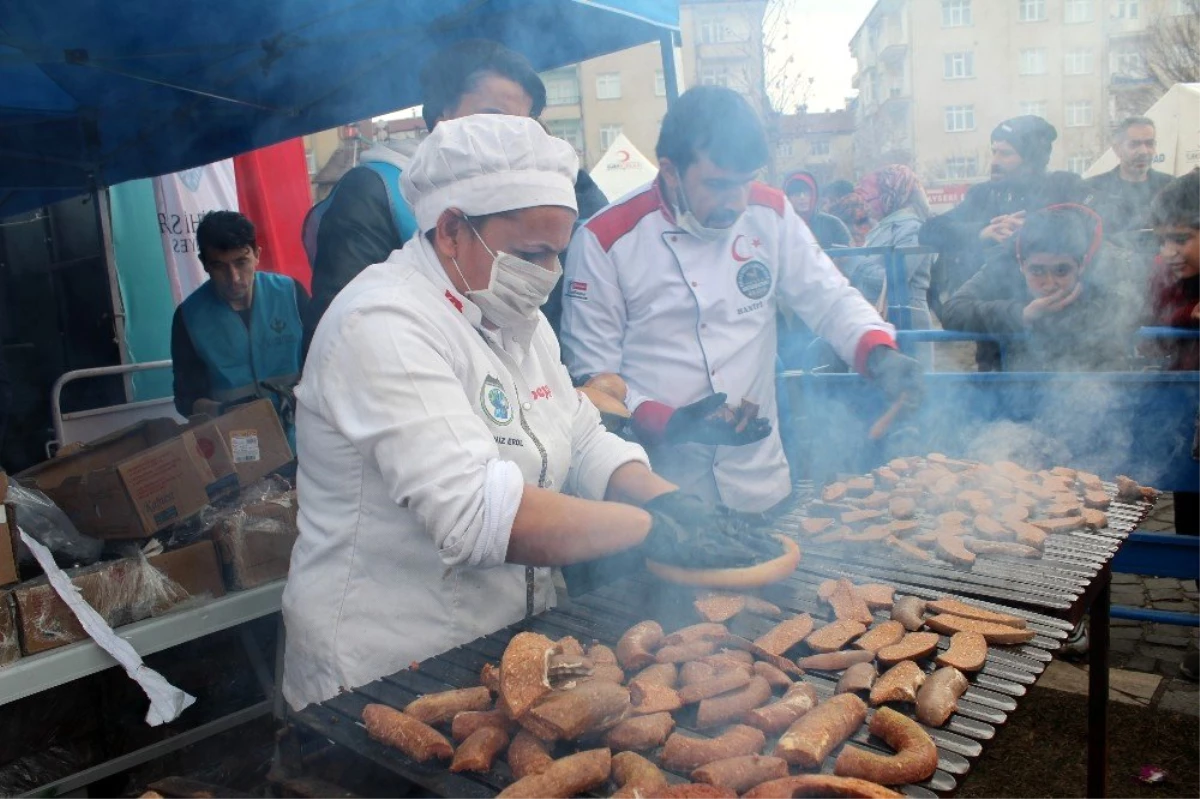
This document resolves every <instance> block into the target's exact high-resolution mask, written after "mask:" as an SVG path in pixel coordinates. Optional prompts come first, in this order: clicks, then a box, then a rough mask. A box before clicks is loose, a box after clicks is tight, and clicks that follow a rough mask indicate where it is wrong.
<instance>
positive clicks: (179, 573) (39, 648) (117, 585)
mask: <svg viewBox="0 0 1200 799" xmlns="http://www.w3.org/2000/svg"><path fill="white" fill-rule="evenodd" d="M146 560H147V561H148V563H149V565H150V566H151V567H153V570H148V569H147V568H146V566H145V565H144V564H143V563H142V562H141V559H139V558H124V559H122V560H115V561H107V562H104V563H98V564H96V565H94V566H86V567H84V568H82V569H73V570H71V571H69V572H68V574H70V575H71V582H72V583H74V584H75V586H76V587H77V588H78V589H79V592H80V594H81V595H82V596H83V598H84V599H85V600H87V602H88V604H90V605H91V606H92V607H94V608H95V609H96V610H97V611H98V612H99V613H100V615H101V616H102V617H103V618H104V620H105V621H107V622H108V624H109V626H111V627H114V628H115V627H120V626H122V625H125V624H131V623H133V622H135V621H141V620H142V619H145V618H149V617H150V616H159V615H162V614H163V613H165V612H167V611H169V610H170V609H172V608H174V607H176V606H177V605H180V604H183V603H185V602H190V601H194V600H197V599H199V598H216V597H220V596H224V595H225V583H224V581H223V580H222V579H221V567H220V564H219V563H218V561H217V552H216V548H215V547H214V546H213V543H212V542H211V541H198V542H196V543H195V544H190V545H188V546H186V547H182V548H180V549H176V550H172V551H171V552H164V553H162V554H160V555H153V556H151V557H149V558H147V559H146ZM12 595H13V597H14V599H15V600H16V617H17V623H18V626H19V629H20V636H21V651H22V652H23V653H24V654H26V655H34V654H37V653H38V652H44V651H46V650H48V649H55V648H57V647H60V646H65V645H66V644H70V643H74V642H75V641H82V640H83V639H84V638H86V637H87V633H85V632H84V631H83V628H82V627H80V625H79V621H78V619H76V618H75V614H74V613H72V612H71V609H70V608H69V607H67V604H66V603H65V602H63V601H62V600H61V599H60V598H59V596H58V594H57V593H55V591H54V588H53V587H52V586H51V585H50V583H49V582H48V581H47V580H46V578H45V577H39V578H37V579H36V580H29V581H28V582H24V583H20V584H19V585H17V586H16V587H15V588H13V589H12Z"/></svg>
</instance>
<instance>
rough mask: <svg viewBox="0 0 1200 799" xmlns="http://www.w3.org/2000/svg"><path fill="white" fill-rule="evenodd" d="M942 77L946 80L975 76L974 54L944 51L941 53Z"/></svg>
mask: <svg viewBox="0 0 1200 799" xmlns="http://www.w3.org/2000/svg"><path fill="white" fill-rule="evenodd" d="M942 77H944V78H945V79H946V80H957V79H959V78H973V77H975V54H974V53H946V54H945V55H943V56H942Z"/></svg>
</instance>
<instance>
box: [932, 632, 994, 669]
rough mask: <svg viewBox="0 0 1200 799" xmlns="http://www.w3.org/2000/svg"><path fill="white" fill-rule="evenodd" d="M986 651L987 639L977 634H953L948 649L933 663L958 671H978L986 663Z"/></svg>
mask: <svg viewBox="0 0 1200 799" xmlns="http://www.w3.org/2000/svg"><path fill="white" fill-rule="evenodd" d="M987 650H988V647H987V639H985V638H984V637H983V636H982V635H980V634H979V633H976V632H961V633H955V634H954V635H952V636H950V648H949V649H947V650H946V651H945V652H942V653H941V654H940V655H938V656H937V657H936V658H934V662H935V663H937V664H938V665H939V666H953V667H954V668H956V669H958V670H959V671H979V670H980V669H982V668H983V664H984V663H985V662H987Z"/></svg>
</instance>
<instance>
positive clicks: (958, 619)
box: [925, 613, 1034, 644]
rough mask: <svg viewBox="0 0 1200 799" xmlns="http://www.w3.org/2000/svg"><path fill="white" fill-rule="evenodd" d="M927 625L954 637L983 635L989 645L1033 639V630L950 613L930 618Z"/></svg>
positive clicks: (1016, 642) (1023, 641)
mask: <svg viewBox="0 0 1200 799" xmlns="http://www.w3.org/2000/svg"><path fill="white" fill-rule="evenodd" d="M925 624H926V625H927V626H928V627H929V629H931V630H936V631H938V632H939V633H944V634H946V635H952V634H954V633H958V632H976V633H979V634H980V635H982V636H983V637H984V638H985V639H987V642H988V643H989V644H1023V643H1025V642H1026V641H1030V640H1032V639H1033V636H1034V632H1033V630H1020V629H1017V628H1016V627H1009V626H1008V625H1007V624H997V623H996V622H991V621H981V620H979V619H967V618H964V617H962V616H955V615H953V614H950V613H939V614H938V615H936V616H930V617H929V618H928V619H926V620H925Z"/></svg>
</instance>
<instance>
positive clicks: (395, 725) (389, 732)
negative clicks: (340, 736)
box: [362, 704, 761, 763]
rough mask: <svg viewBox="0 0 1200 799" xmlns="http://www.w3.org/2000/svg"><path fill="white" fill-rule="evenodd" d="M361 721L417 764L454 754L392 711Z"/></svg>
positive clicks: (382, 709)
mask: <svg viewBox="0 0 1200 799" xmlns="http://www.w3.org/2000/svg"><path fill="white" fill-rule="evenodd" d="M362 718H363V724H364V725H365V726H366V728H367V735H369V736H371V738H373V739H374V740H376V741H379V742H380V743H384V744H387V745H388V746H394V747H395V748H397V749H399V750H400V751H401V752H403V753H404V754H406V755H408V756H409V757H411V758H412V759H413V760H415V761H417V762H418V763H424V762H425V761H426V760H432V759H434V758H439V759H445V758H449V757H451V756H453V755H454V747H453V746H451V745H450V742H449V741H447V740H446V738H445V736H443V735H442V734H441V733H440V732H438V731H437V730H435V729H434V728H433V727H430V726H429V725H428V724H426V723H425V722H423V721H421V720H420V719H415V718H413V717H412V716H410V715H408V714H407V713H401V712H400V711H399V710H396V709H395V708H391V707H388V706H387V705H374V704H372V705H367V706H366V707H364V708H363V713H362ZM759 734H760V735H761V733H759Z"/></svg>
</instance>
